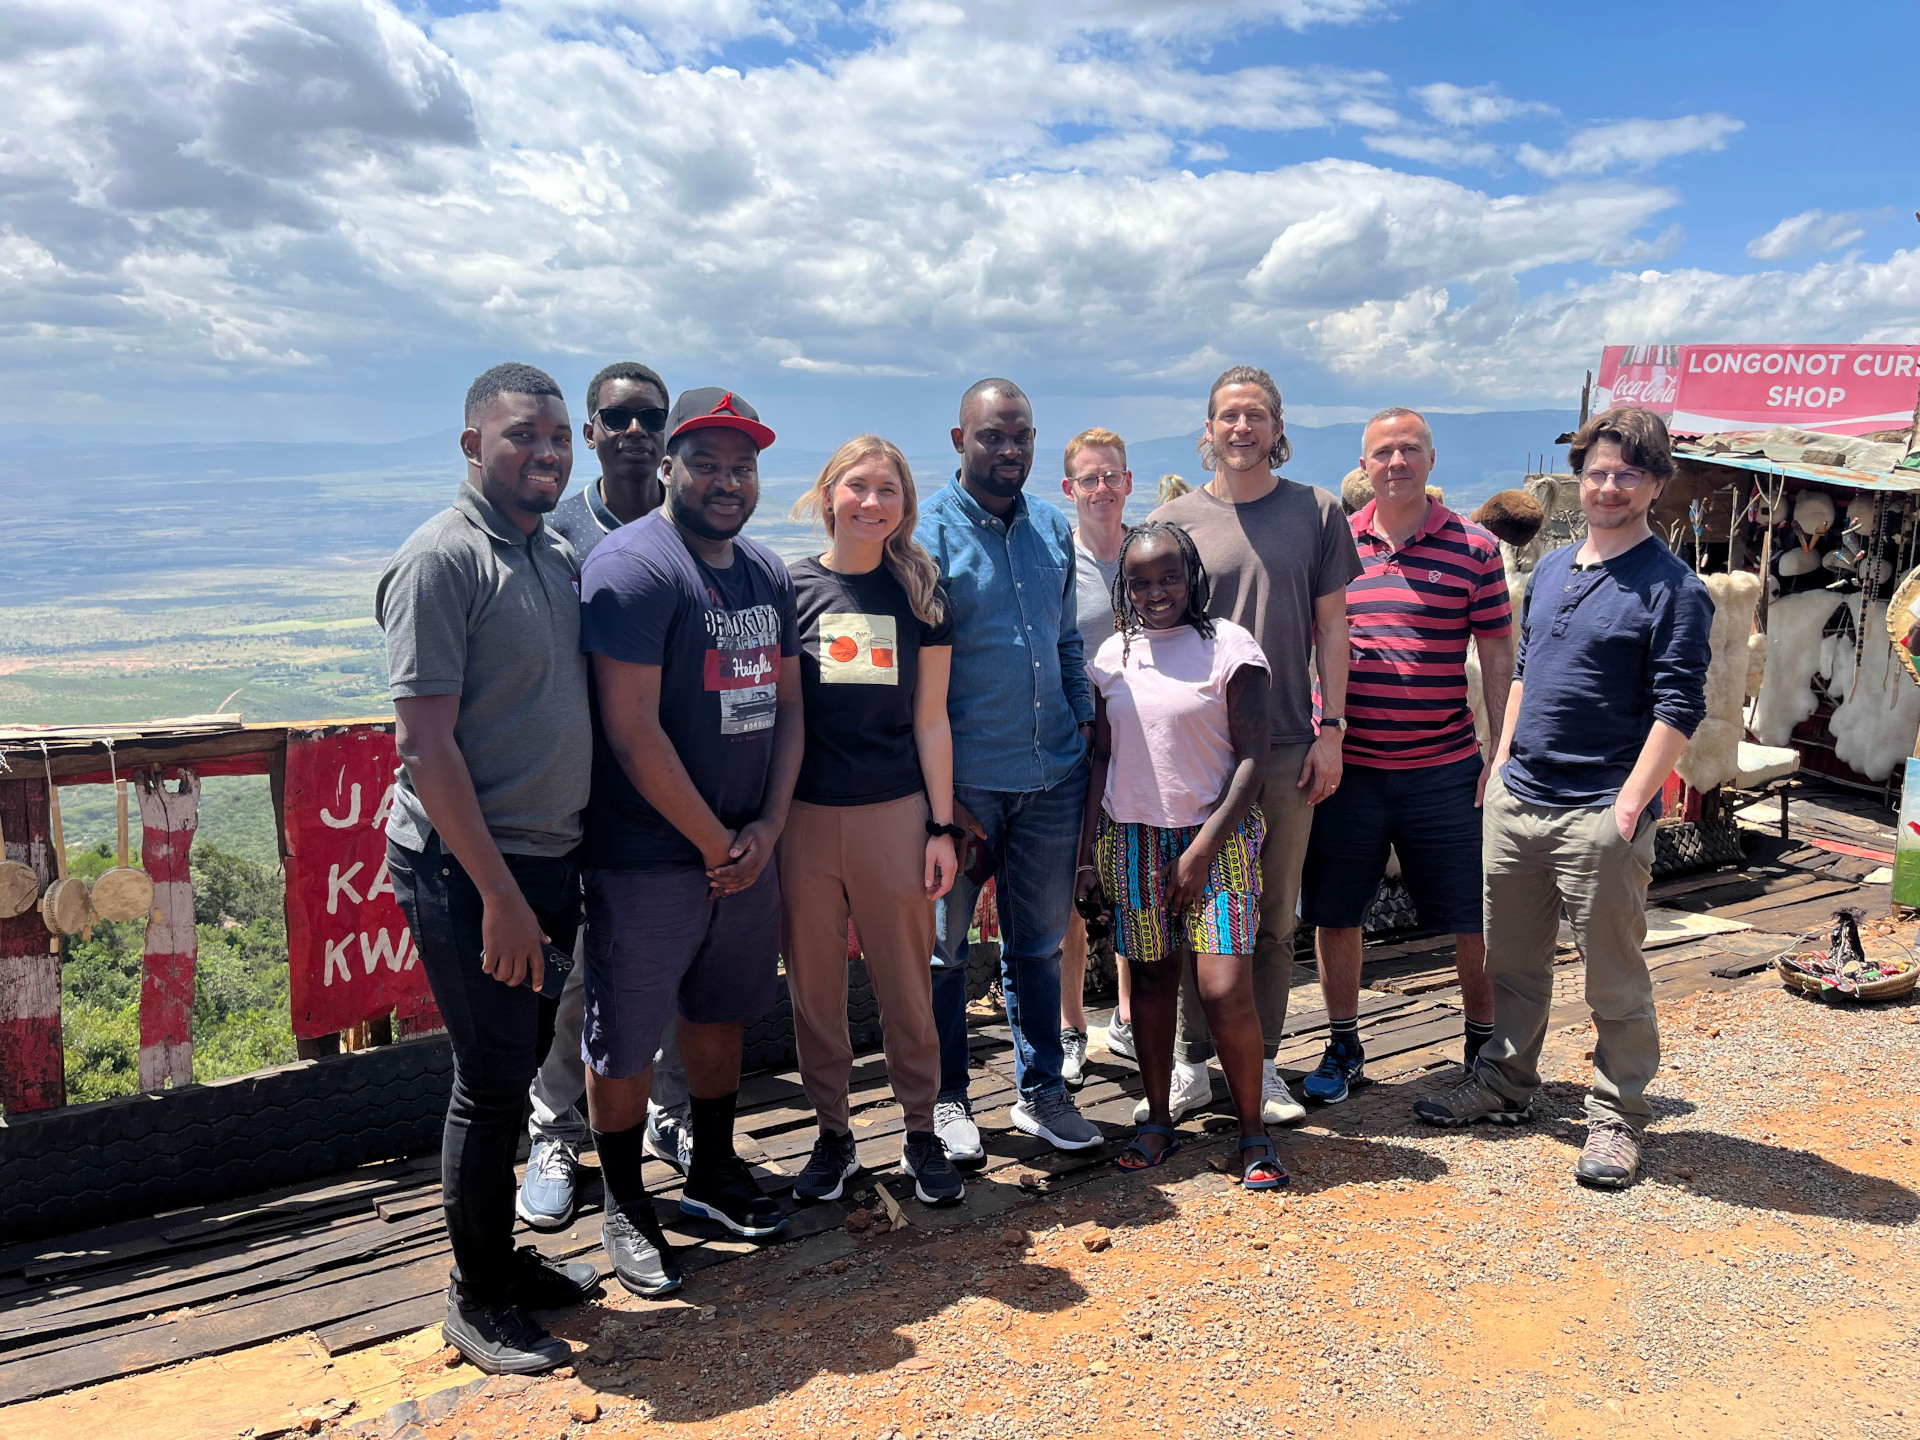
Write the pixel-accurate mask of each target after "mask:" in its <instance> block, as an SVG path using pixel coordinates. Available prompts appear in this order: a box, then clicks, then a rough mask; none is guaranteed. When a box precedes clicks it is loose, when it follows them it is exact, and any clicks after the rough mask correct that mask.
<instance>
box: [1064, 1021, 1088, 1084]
mask: <svg viewBox="0 0 1920 1440" xmlns="http://www.w3.org/2000/svg"><path fill="white" fill-rule="evenodd" d="M1060 1078H1061V1079H1062V1080H1064V1081H1066V1082H1067V1088H1068V1089H1069V1090H1078V1089H1079V1088H1080V1087H1081V1086H1082V1085H1084V1084H1086V1083H1087V1032H1086V1031H1084V1030H1076V1029H1074V1028H1073V1027H1072V1026H1071V1025H1063V1026H1061V1027H1060Z"/></svg>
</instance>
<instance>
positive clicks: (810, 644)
mask: <svg viewBox="0 0 1920 1440" xmlns="http://www.w3.org/2000/svg"><path fill="white" fill-rule="evenodd" d="M787 569H788V571H789V573H790V574H791V575H792V576H793V593H794V605H795V609H796V611H797V612H798V615H799V620H800V681H801V695H802V697H803V698H804V700H805V702H806V721H807V753H806V757H805V759H803V760H802V761H801V762H800V780H799V783H798V784H797V785H795V786H794V791H793V798H794V799H796V800H801V801H805V802H806V803H807V804H809V805H877V804H880V803H881V802H883V801H887V800H898V799H900V798H901V797H902V796H905V795H912V794H914V793H915V792H917V791H919V790H920V789H922V788H923V784H922V781H921V778H920V756H919V752H918V751H917V750H916V749H915V747H914V743H913V695H914V689H915V686H916V685H917V684H918V683H919V678H920V650H921V648H922V647H923V646H928V645H952V644H953V626H952V624H951V623H950V622H949V621H947V620H946V619H944V618H943V619H942V620H941V621H940V623H939V624H938V625H928V624H926V623H925V622H923V621H922V620H920V619H919V618H918V617H917V616H915V615H914V613H913V607H912V606H911V605H909V604H908V603H907V592H906V591H905V590H903V589H902V588H901V586H900V582H899V581H898V580H896V579H894V578H893V575H892V573H891V572H890V571H888V570H887V569H886V567H885V566H882V567H881V568H880V569H878V570H871V571H869V572H867V573H866V574H865V575H841V574H837V573H835V572H834V571H832V570H829V569H827V567H826V566H824V565H822V564H821V563H820V562H819V560H817V559H814V558H811V557H810V558H808V559H805V560H796V561H794V562H793V563H792V564H791V565H789V566H788V567H787Z"/></svg>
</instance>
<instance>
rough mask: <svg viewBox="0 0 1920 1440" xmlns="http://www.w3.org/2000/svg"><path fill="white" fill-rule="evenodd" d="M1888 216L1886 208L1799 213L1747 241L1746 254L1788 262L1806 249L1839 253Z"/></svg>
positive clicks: (1762, 258) (1889, 213)
mask: <svg viewBox="0 0 1920 1440" xmlns="http://www.w3.org/2000/svg"><path fill="white" fill-rule="evenodd" d="M1891 214H1893V211H1892V210H1888V209H1882V210H1842V211H1840V212H1839V213H1837V214H1834V215H1829V214H1828V213H1827V212H1826V211H1824V210H1818V209H1816V210H1802V211H1801V212H1800V213H1799V214H1798V215H1789V216H1788V217H1787V218H1786V219H1784V220H1782V221H1781V222H1780V223H1779V224H1778V225H1776V226H1774V227H1773V228H1772V229H1771V230H1769V231H1767V233H1766V234H1764V235H1758V236H1755V237H1754V238H1753V239H1751V240H1749V241H1748V242H1747V254H1749V255H1751V256H1752V257H1753V258H1754V259H1756V260H1789V259H1791V258H1793V257H1794V256H1795V255H1804V254H1806V253H1807V252H1808V251H1810V250H1839V249H1842V248H1844V247H1845V246H1848V245H1851V244H1853V242H1854V241H1856V240H1858V239H1859V238H1860V237H1861V236H1862V235H1864V234H1866V233H1867V226H1869V225H1875V224H1878V223H1879V222H1880V221H1882V220H1884V219H1886V218H1887V217H1888V216H1889V215H1891Z"/></svg>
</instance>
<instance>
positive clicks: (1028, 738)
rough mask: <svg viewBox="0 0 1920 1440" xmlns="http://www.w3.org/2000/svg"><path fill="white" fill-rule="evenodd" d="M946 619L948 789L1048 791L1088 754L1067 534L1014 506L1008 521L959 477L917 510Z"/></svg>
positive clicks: (1041, 508)
mask: <svg viewBox="0 0 1920 1440" xmlns="http://www.w3.org/2000/svg"><path fill="white" fill-rule="evenodd" d="M915 534H916V538H918V540H919V541H920V543H921V544H922V545H924V546H926V548H927V552H928V553H929V554H931V555H932V556H933V559H934V563H935V564H937V565H938V566H939V567H940V577H941V579H942V580H943V581H944V582H945V584H946V590H947V605H948V608H949V610H950V613H951V614H952V616H953V678H952V680H951V682H950V683H949V685H948V689H947V718H948V720H949V721H950V722H951V723H952V726H953V779H954V783H955V784H956V785H972V786H975V787H977V788H979V789H982V790H1005V791H1013V792H1018V793H1031V792H1033V791H1036V790H1050V789H1052V788H1053V787H1054V786H1055V785H1057V784H1059V783H1060V782H1061V781H1062V780H1064V779H1066V777H1067V775H1068V773H1069V772H1070V771H1072V769H1073V767H1074V766H1075V765H1078V764H1079V763H1080V760H1081V758H1082V757H1083V756H1084V755H1085V754H1086V744H1085V742H1084V741H1083V740H1082V739H1081V738H1080V730H1079V727H1080V726H1081V725H1083V724H1085V723H1087V722H1088V721H1090V720H1092V719H1093V688H1092V686H1091V685H1090V684H1089V682H1088V680H1087V669H1086V657H1085V656H1084V655H1083V654H1082V651H1081V645H1080V628H1079V625H1078V624H1077V623H1076V621H1075V618H1074V560H1073V528H1072V526H1070V525H1069V524H1068V523H1067V518H1066V516H1065V515H1063V514H1061V512H1060V510H1059V508H1058V507H1057V506H1053V505H1046V504H1042V505H1029V504H1028V502H1027V497H1026V496H1024V495H1022V496H1019V497H1018V498H1016V499H1015V500H1014V502H1013V510H1012V512H1011V513H1010V514H1009V515H1008V516H1007V518H1006V519H1005V520H1001V519H999V518H998V517H997V516H994V515H990V514H988V513H987V512H986V511H985V510H984V509H982V508H981V506H980V505H979V503H978V502H977V501H975V500H974V498H973V497H972V496H971V495H969V494H967V492H966V491H965V490H964V489H962V488H961V485H960V477H959V476H958V475H957V474H956V475H955V476H954V478H953V479H952V480H950V481H948V482H947V486H946V488H945V489H943V490H941V491H940V493H939V494H937V495H935V496H934V497H933V498H932V499H931V500H929V501H928V502H927V503H926V505H925V507H924V508H923V509H922V510H921V511H920V525H919V529H918V530H917V531H916V532H915Z"/></svg>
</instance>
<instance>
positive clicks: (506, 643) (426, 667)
mask: <svg viewBox="0 0 1920 1440" xmlns="http://www.w3.org/2000/svg"><path fill="white" fill-rule="evenodd" d="M568 429H569V425H568V420H567V407H566V404H565V402H564V401H563V400H562V399H561V398H560V387H559V386H557V385H555V384H554V383H553V381H552V379H551V378H549V377H548V376H547V375H545V374H543V373H542V372H540V371H538V370H536V369H534V368H533V367H532V366H530V365H496V366H495V367H494V368H493V369H491V370H489V371H487V372H486V374H484V375H482V376H481V377H480V378H479V379H477V380H475V381H474V382H473V385H472V388H470V389H469V390H468V391H467V405H466V428H465V429H464V430H462V431H461V433H460V449H461V451H462V452H463V453H464V454H465V456H466V460H467V475H466V483H465V484H463V485H462V486H461V487H460V493H459V494H458V496H457V497H456V498H455V499H454V502H453V504H452V505H451V506H449V507H448V508H447V509H445V510H443V511H441V512H440V513H439V514H438V515H436V516H434V517H433V518H432V519H431V520H429V521H427V523H426V524H424V525H422V526H421V527H420V528H419V529H418V530H416V531H415V532H414V533H413V534H412V535H411V536H410V537H409V538H408V539H407V542H406V543H405V544H404V545H402V546H401V547H400V552H399V554H397V555H396V556H394V558H393V563H392V564H390V565H389V566H388V567H387V570H386V573H385V574H384V575H382V576H381V577H380V587H379V590H378V592H377V594H376V596H375V600H374V614H375V616H376V618H377V619H378V621H379V623H380V626H381V628H382V629H383V630H385V631H386V635H387V670H388V681H389V686H390V688H391V691H392V694H393V704H394V710H395V712H396V714H397V716H398V723H397V726H396V728H395V740H396V743H397V745H398V748H399V752H400V770H399V774H398V783H397V784H396V786H395V790H394V802H393V808H392V811H391V812H390V814H389V815H388V819H387V870H388V874H389V876H390V877H391V879H392V882H393V892H394V898H395V899H396V900H398V901H399V903H400V908H401V909H402V910H403V911H405V912H406V917H407V924H408V925H409V926H410V927H411V928H412V930H413V938H414V949H415V953H417V954H418V955H419V957H420V963H421V965H422V966H423V967H424V968H425V969H426V972H427V982H428V984H429V985H431V986H432V989H433V998H434V1003H435V1004H436V1005H438V1006H439V1009H440V1014H441V1016H442V1018H443V1019H444V1020H445V1021H446V1026H447V1035H448V1037H449V1039H451V1040H452V1042H453V1093H452V1095H451V1097H450V1099H449V1101H448V1104H447V1123H446V1129H445V1132H444V1135H443V1138H442V1142H441V1186H442V1195H443V1201H444V1204H445V1208H446V1219H447V1236H448V1239H449V1240H450V1241H451V1243H452V1247H453V1260H454V1267H453V1275H452V1284H451V1285H450V1287H449V1288H448V1292H447V1321H446V1325H445V1336H446V1340H447V1343H448V1344H449V1345H452V1346H453V1347H454V1348H455V1349H457V1350H459V1351H460V1353H461V1354H462V1355H464V1356H465V1357H466V1358H467V1359H468V1360H470V1361H472V1362H473V1364H475V1365H476V1366H478V1367H479V1368H481V1369H482V1370H487V1371H491V1372H494V1373H514V1374H530V1373H533V1372H536V1371H541V1370H550V1369H552V1368H553V1367H554V1366H556V1365H561V1364H564V1363H565V1362H566V1361H567V1360H568V1359H569V1358H570V1354H571V1352H570V1351H569V1349H568V1346H567V1343H566V1341H564V1340H560V1339H556V1338H555V1337H554V1336H552V1335H549V1334H548V1333H547V1332H546V1331H545V1330H544V1329H542V1328H541V1327H540V1326H539V1325H538V1324H536V1323H535V1322H534V1321H533V1320H532V1319H531V1318H530V1317H529V1316H528V1314H527V1311H529V1310H545V1309H554V1308H557V1307H559V1306H563V1305H571V1304H575V1303H578V1302H579V1301H581V1300H583V1299H585V1298H586V1297H587V1295H588V1293H589V1292H590V1290H591V1288H592V1287H593V1286H594V1285H595V1284H596V1283H597V1275H596V1271H595V1270H594V1267H593V1266H591V1265H582V1264H574V1265H563V1264H558V1263H552V1262H547V1261H545V1260H543V1259H541V1257H540V1256H539V1255H538V1254H537V1253H536V1252H535V1251H534V1250H533V1249H532V1248H531V1247H529V1248H527V1249H525V1250H519V1251H516V1250H515V1249H514V1247H513V1202H514V1183H513V1162H514V1155H515V1151H516V1150H517V1148H518V1145H519V1140H520V1131H521V1126H522V1125H523V1124H524V1123H525V1119H526V1105H527V1085H528V1082H529V1081H531V1080H532V1079H533V1075H534V1071H535V1070H536V1069H537V1068H538V1067H539V1064H540V1061H541V1058H542V1057H543V1056H544V1055H545V1054H546V1051H547V1047H548V1045H549V1044H550V1042H551V1041H552V1038H553V1018H554V1008H555V1006H554V1002H553V1001H552V1000H550V999H547V998H545V997H544V996H543V995H541V993H540V990H541V987H542V982H543V981H544V980H545V978H546V975H545V958H544V955H543V950H542V946H543V943H544V944H546V945H550V946H552V947H555V948H554V950H548V951H546V952H545V954H553V953H555V950H557V951H558V952H560V953H562V955H564V953H565V952H568V951H571V950H572V948H573V939H574V932H575V930H576V929H577V928H578V926H579V923H580V872H579V869H578V867H577V865H576V862H575V859H574V854H573V852H574V850H575V848H576V847H577V846H578V845H579V843H580V836H581V812H582V811H584V810H585V809H586V804H587V790H588V784H589V780H590V777H591V775H592V769H593V730H592V722H591V719H590V717H589V712H588V708H587V665H586V658H585V656H583V655H582V654H581V653H580V568H579V565H578V563H577V562H576V561H575V559H574V556H573V550H572V547H570V546H569V545H568V544H567V542H566V541H565V540H564V539H562V538H561V537H560V536H559V535H557V534H555V533H554V531H553V530H551V529H550V528H549V527H548V526H547V525H546V523H545V521H544V516H545V515H546V514H547V513H548V512H549V511H551V510H552V509H553V507H554V506H555V505H556V504H557V503H558V502H559V499H560V495H561V492H562V491H563V490H565V489H566V485H567V477H568V475H569V473H570V472H571V471H572V468H573V449H572V442H571V437H570V436H569V434H568Z"/></svg>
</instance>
